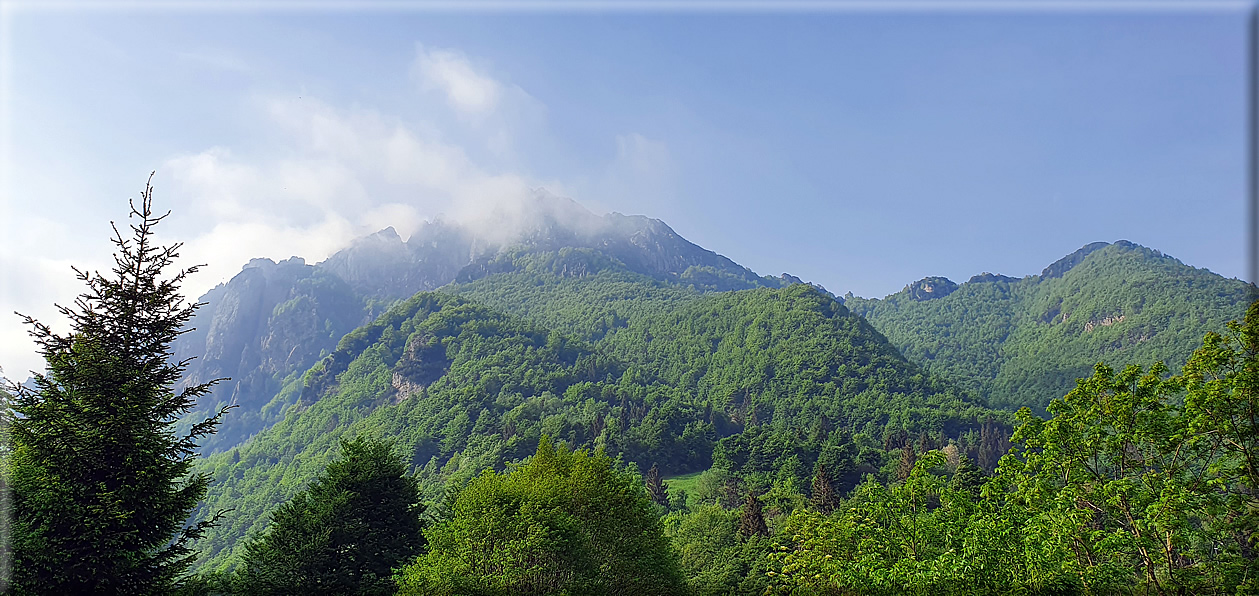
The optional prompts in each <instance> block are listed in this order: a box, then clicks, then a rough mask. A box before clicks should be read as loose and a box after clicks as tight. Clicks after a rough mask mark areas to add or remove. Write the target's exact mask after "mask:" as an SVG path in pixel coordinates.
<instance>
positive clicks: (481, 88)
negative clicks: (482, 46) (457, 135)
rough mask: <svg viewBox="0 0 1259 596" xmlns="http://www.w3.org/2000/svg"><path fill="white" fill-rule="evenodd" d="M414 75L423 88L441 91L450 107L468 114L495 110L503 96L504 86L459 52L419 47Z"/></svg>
mask: <svg viewBox="0 0 1259 596" xmlns="http://www.w3.org/2000/svg"><path fill="white" fill-rule="evenodd" d="M411 72H412V74H413V75H414V76H415V77H416V80H418V81H419V82H420V85H421V87H422V88H424V89H425V90H438V91H441V92H442V93H443V94H445V96H446V102H447V103H448V104H449V105H450V107H452V108H454V109H455V110H457V111H458V112H460V113H463V114H466V115H482V114H486V113H488V112H490V111H492V110H494V108H495V107H497V105H498V102H499V98H500V96H501V95H502V94H503V86H502V84H500V83H499V82H498V81H496V80H494V79H493V78H490V77H488V76H486V75H483V74H481V73H479V72H477V71H476V69H474V68H473V67H472V64H471V63H470V62H469V61H468V58H467V56H464V55H463V53H462V52H459V51H456V50H445V49H431V50H429V49H425V48H424V46H423V45H422V44H416V57H415V63H414V64H413V65H412V69H411Z"/></svg>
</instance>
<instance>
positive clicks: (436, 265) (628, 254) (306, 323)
mask: <svg viewBox="0 0 1259 596" xmlns="http://www.w3.org/2000/svg"><path fill="white" fill-rule="evenodd" d="M523 209H524V211H523V212H522V213H524V214H527V216H526V215H520V217H517V218H516V219H514V220H512V221H511V222H502V221H490V222H489V223H487V222H486V221H477V222H472V223H465V224H456V223H444V222H441V221H435V222H426V223H425V224H423V225H422V226H421V227H420V229H419V230H418V231H416V232H415V233H414V234H413V235H412V236H411V237H410V238H409V239H408V240H406V241H403V240H402V238H401V237H400V236H399V235H398V234H397V232H396V231H395V230H394V229H393V228H386V229H384V230H381V231H379V232H377V233H375V234H372V235H369V236H366V237H363V238H360V239H358V240H356V241H354V242H353V243H352V244H351V245H350V246H349V247H347V248H345V249H343V250H341V251H339V252H337V253H336V254H334V255H332V256H331V257H329V258H328V259H327V260H325V261H323V262H321V263H318V264H316V265H309V264H307V263H306V262H305V261H304V260H303V259H301V258H299V257H293V258H291V259H288V260H284V261H280V262H279V263H276V262H273V261H271V260H270V259H254V260H253V261H250V263H249V264H247V265H246V266H245V267H244V268H243V269H242V271H241V272H240V273H239V274H237V275H236V276H235V277H233V278H232V279H231V280H230V281H228V282H227V283H225V284H221V285H219V286H218V287H216V288H214V289H213V290H211V291H210V292H208V293H206V294H205V295H204V296H202V297H201V298H200V299H199V301H200V302H203V303H205V306H203V307H202V308H201V310H200V311H199V312H198V313H197V316H196V318H195V319H194V320H193V321H192V323H191V328H192V330H191V331H190V332H188V333H186V334H184V335H183V336H182V337H181V338H180V339H179V340H178V341H177V342H176V344H175V346H174V348H173V350H174V356H175V357H176V358H187V357H191V356H196V357H197V359H196V360H193V361H192V363H191V365H190V368H189V370H188V375H187V377H186V380H185V383H199V382H206V381H209V380H212V379H227V380H224V381H222V382H220V383H219V384H218V385H217V386H216V387H215V389H214V391H213V393H212V394H211V395H209V396H207V397H205V398H203V399H202V400H201V402H200V404H199V406H198V408H197V410H196V411H194V412H192V413H191V414H190V415H189V416H187V417H186V418H185V420H184V426H188V425H191V424H192V423H193V422H195V421H198V420H200V419H203V418H204V417H206V416H207V415H209V414H210V413H211V412H213V411H217V410H218V409H219V408H221V407H223V406H225V405H229V404H234V405H237V406H238V407H237V408H235V409H234V410H233V413H232V415H231V416H229V417H228V418H227V419H226V420H225V422H224V424H223V426H222V427H221V429H220V431H219V433H218V434H216V435H214V436H212V437H210V438H209V439H208V440H207V443H206V445H205V446H204V447H205V449H206V450H207V451H208V452H216V451H221V450H224V449H228V448H230V447H231V446H232V445H235V444H238V443H240V442H241V441H243V440H245V439H247V438H248V437H250V436H252V435H253V434H254V433H256V432H258V431H259V430H262V429H263V428H266V427H267V426H270V425H271V424H274V423H275V422H277V421H279V420H280V419H281V418H282V417H283V412H284V410H285V408H287V407H289V406H291V405H293V404H294V403H296V398H297V395H296V394H295V393H293V391H292V390H286V387H293V386H295V385H294V383H295V381H296V379H297V375H300V374H301V373H302V372H304V371H305V370H306V369H307V368H309V367H310V366H311V365H313V364H314V363H315V362H316V361H317V360H318V359H319V358H321V357H322V356H324V355H326V354H328V353H330V352H332V351H333V350H335V349H336V347H337V341H338V340H339V339H340V338H341V337H342V336H343V335H345V334H346V333H348V332H349V331H351V330H352V329H354V328H356V327H358V326H360V325H364V324H367V323H368V322H370V321H372V320H373V319H374V318H375V317H376V316H378V315H380V314H381V313H382V312H384V311H385V309H386V308H388V307H389V306H390V305H392V304H394V303H396V302H397V301H400V300H404V299H406V298H408V297H410V296H411V295H413V294H415V293H416V292H420V291H428V290H433V289H436V288H438V287H441V286H444V285H446V284H448V283H450V282H453V281H455V280H460V281H463V282H469V281H474V280H476V279H481V278H484V277H486V276H489V275H492V274H494V273H502V272H506V271H510V270H512V268H513V267H515V264H514V263H515V261H516V260H517V259H519V258H520V257H521V256H524V255H529V254H537V253H548V254H549V253H553V252H556V251H560V250H562V249H568V250H570V251H571V250H572V249H573V248H579V249H584V250H586V251H588V254H597V255H599V258H600V259H604V260H605V261H606V262H607V263H613V262H615V263H616V265H617V267H622V268H624V269H625V270H627V271H630V272H634V273H637V274H640V275H643V276H646V277H649V278H651V279H654V280H657V281H660V282H662V283H668V284H671V285H675V286H679V287H686V288H693V289H694V290H695V291H700V292H703V291H726V290H733V289H744V288H755V287H781V286H783V285H787V284H789V283H793V282H794V281H798V280H796V279H795V278H792V277H791V276H787V275H785V274H784V276H783V277H781V278H773V277H760V276H758V275H756V274H755V273H753V272H752V271H751V270H749V269H747V268H745V267H742V266H740V265H738V264H736V263H734V262H733V261H731V260H730V259H728V258H726V257H723V256H721V255H719V254H716V253H714V252H712V251H709V250H706V249H704V248H701V247H699V246H697V245H695V244H693V243H691V242H689V241H687V240H686V239H685V238H683V237H681V236H679V235H678V234H677V233H676V232H674V231H673V229H671V228H670V227H669V226H668V225H666V224H665V223H664V222H661V221H659V220H655V219H649V218H646V217H642V216H626V215H621V214H619V213H612V214H608V215H604V216H596V215H594V214H592V213H590V212H589V211H586V210H585V209H584V208H582V207H581V206H579V205H577V204H576V203H575V202H573V201H571V200H569V199H563V198H559V197H554V196H552V195H549V194H546V193H544V192H539V193H536V194H535V195H534V196H533V197H532V199H531V203H530V204H528V205H525V206H524V208H523ZM522 222H523V223H522ZM486 229H490V230H491V231H490V232H487V231H485V230H486ZM504 230H508V231H509V233H504ZM590 251H593V252H590ZM566 254H567V253H566ZM583 254H586V253H583ZM573 266H582V267H588V268H590V267H602V266H604V263H603V262H600V263H594V262H590V263H585V264H581V265H578V264H577V263H573ZM562 273H564V272H562ZM576 273H578V271H577V270H573V271H572V272H567V274H576Z"/></svg>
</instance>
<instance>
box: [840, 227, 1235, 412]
mask: <svg viewBox="0 0 1259 596" xmlns="http://www.w3.org/2000/svg"><path fill="white" fill-rule="evenodd" d="M1254 297H1255V288H1254V286H1253V285H1250V284H1247V283H1245V282H1242V281H1239V280H1236V279H1226V278H1224V277H1221V276H1219V275H1216V274H1214V273H1212V272H1210V271H1208V270H1206V269H1198V268H1195V267H1191V266H1188V265H1185V264H1184V263H1182V262H1180V261H1179V260H1177V259H1175V258H1173V257H1170V256H1168V255H1164V254H1162V253H1160V252H1159V251H1157V250H1153V249H1149V248H1146V247H1143V246H1140V245H1137V244H1134V243H1132V242H1128V241H1124V240H1120V241H1117V242H1115V243H1107V242H1094V243H1092V244H1088V245H1085V246H1084V247H1082V248H1080V249H1079V250H1077V251H1075V252H1073V253H1071V254H1069V255H1067V256H1066V257H1063V258H1062V259H1059V260H1058V261H1056V262H1054V263H1052V264H1050V265H1049V266H1047V267H1045V269H1044V270H1043V271H1041V273H1040V275H1033V276H1028V277H1025V278H1022V279H1014V278H1011V277H1006V276H1003V275H994V274H991V273H984V274H981V275H977V276H974V277H972V278H971V279H970V280H969V281H967V282H965V283H962V284H960V285H959V284H955V283H953V282H952V281H950V280H948V279H945V278H941V277H929V278H926V279H924V280H921V281H918V282H914V283H912V284H909V285H907V286H906V287H905V289H903V290H901V291H900V292H898V293H896V294H892V295H891V296H887V297H885V298H882V299H866V298H858V297H853V296H846V297H845V304H846V305H847V306H848V307H849V308H850V309H852V311H853V312H854V313H856V314H859V315H861V316H863V317H865V318H866V320H868V321H869V322H870V324H871V325H873V326H874V327H875V328H876V329H878V330H879V331H880V332H882V333H883V334H884V335H885V336H887V338H888V339H889V340H890V341H891V342H892V344H894V345H895V346H896V347H897V349H899V350H900V351H901V353H903V354H904V355H905V356H906V357H907V358H909V359H910V360H911V361H913V362H915V363H918V364H920V365H922V366H923V367H924V368H925V369H926V370H928V371H931V372H933V373H936V374H938V375H940V376H942V377H944V378H947V379H949V380H951V381H953V382H956V383H958V384H959V385H962V386H964V387H967V388H968V389H970V390H972V391H973V392H975V393H977V394H978V395H980V396H983V397H985V398H987V399H988V400H989V402H990V403H992V404H993V405H996V406H1005V407H1020V406H1030V407H1032V408H1033V409H1037V410H1040V409H1042V408H1044V406H1045V405H1046V404H1047V403H1048V402H1049V400H1051V399H1053V398H1057V397H1062V396H1063V395H1065V394H1066V393H1067V392H1068V391H1070V390H1071V389H1072V388H1073V387H1074V386H1075V379H1077V378H1082V377H1087V376H1089V375H1090V374H1091V371H1092V367H1093V365H1094V364H1096V363H1097V362H1099V361H1101V362H1106V363H1108V364H1110V365H1111V366H1117V367H1123V366H1124V365H1127V364H1130V363H1144V364H1146V365H1148V364H1150V363H1152V362H1154V361H1157V360H1162V361H1164V362H1165V363H1166V364H1167V365H1168V366H1170V367H1172V369H1173V370H1177V369H1179V367H1180V366H1181V365H1183V364H1184V362H1185V360H1186V359H1187V358H1188V357H1189V355H1190V354H1191V353H1192V352H1193V350H1194V349H1195V348H1196V347H1197V346H1199V345H1201V341H1202V335H1203V333H1205V332H1206V331H1221V330H1223V329H1224V323H1225V322H1226V321H1229V320H1233V319H1240V318H1241V317H1242V316H1243V314H1244V313H1245V309H1246V306H1247V305H1248V304H1249V302H1250V301H1251V300H1253V299H1254Z"/></svg>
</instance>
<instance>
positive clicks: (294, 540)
mask: <svg viewBox="0 0 1259 596" xmlns="http://www.w3.org/2000/svg"><path fill="white" fill-rule="evenodd" d="M423 514H424V505H423V504H422V503H421V502H420V493H419V485H418V483H417V482H416V480H415V478H414V477H411V476H409V475H408V474H407V467H406V464H405V463H404V462H403V461H402V460H401V459H399V458H398V456H397V455H395V454H394V453H393V448H392V445H391V444H390V443H387V442H383V441H376V440H369V439H366V438H365V437H361V436H360V437H356V438H355V439H353V440H348V441H347V440H344V439H343V440H342V441H341V457H340V458H338V459H337V460H335V461H333V462H332V463H331V464H329V465H328V468H327V470H326V471H324V473H323V474H321V475H320V476H319V477H318V478H316V479H315V480H314V481H313V482H311V484H310V487H309V488H307V489H306V490H304V491H302V492H300V493H298V494H297V495H296V496H294V497H293V499H292V500H290V501H288V502H287V503H284V504H283V505H281V506H280V508H279V509H276V510H275V512H274V513H272V515H271V524H270V525H269V526H267V530H266V533H265V534H263V535H262V536H260V537H257V538H254V539H253V540H250V541H249V542H247V543H246V544H245V556H244V560H243V562H242V565H241V567H240V569H239V572H238V576H237V577H236V578H233V579H234V581H233V582H232V583H233V584H234V586H235V589H236V591H237V592H238V593H241V594H274V595H277V596H280V595H284V594H293V593H295V592H300V593H303V594H363V595H376V594H379V595H388V594H393V593H394V591H395V589H396V587H395V586H394V583H393V577H392V576H393V570H394V568H396V567H399V566H401V565H402V564H403V563H405V562H407V561H408V560H410V559H411V558H412V557H414V556H415V555H417V554H419V553H420V552H422V550H423V547H424V536H423V534H422V533H421V532H422V530H423V527H424V526H423V519H422V516H423Z"/></svg>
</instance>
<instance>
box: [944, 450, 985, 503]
mask: <svg viewBox="0 0 1259 596" xmlns="http://www.w3.org/2000/svg"><path fill="white" fill-rule="evenodd" d="M986 481H987V477H986V475H985V474H984V471H983V470H981V469H980V468H979V466H977V465H975V462H973V461H971V459H970V458H969V457H966V456H965V455H963V456H962V460H961V461H960V462H958V464H957V471H956V472H954V473H953V479H952V480H950V481H949V485H950V486H951V487H952V488H953V490H958V491H966V492H968V493H970V495H971V497H973V498H976V499H978V498H979V489H980V488H982V487H983V485H984V482H986Z"/></svg>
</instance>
